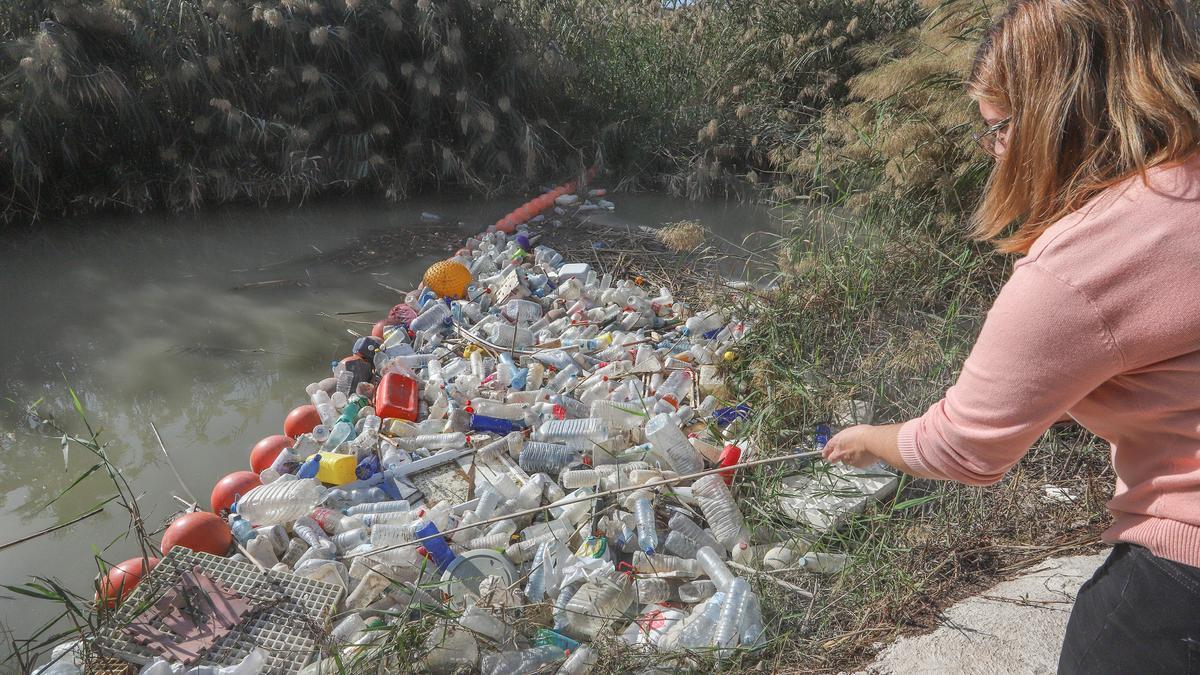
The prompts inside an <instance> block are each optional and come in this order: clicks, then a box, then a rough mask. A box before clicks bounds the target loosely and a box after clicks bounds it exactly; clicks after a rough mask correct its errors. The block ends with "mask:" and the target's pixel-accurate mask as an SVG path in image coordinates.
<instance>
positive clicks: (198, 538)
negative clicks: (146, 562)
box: [159, 511, 233, 556]
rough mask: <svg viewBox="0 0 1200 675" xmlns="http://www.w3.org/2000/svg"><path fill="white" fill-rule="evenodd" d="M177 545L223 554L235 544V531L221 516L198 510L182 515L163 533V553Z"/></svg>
mask: <svg viewBox="0 0 1200 675" xmlns="http://www.w3.org/2000/svg"><path fill="white" fill-rule="evenodd" d="M176 546H183V547H184V548H190V549H192V550H193V551H201V552H204V553H211V554H213V555H222V556H223V555H225V554H226V553H228V552H229V547H230V546H233V532H231V531H230V530H229V524H228V523H226V522H225V521H224V520H222V519H221V518H220V517H219V516H216V515H213V514H211V513H208V512H207V511H196V512H194V513H188V514H186V515H183V516H180V517H179V518H177V519H176V520H175V522H173V523H171V526H170V527H168V528H167V531H166V532H164V533H163V538H162V546H160V547H159V548H160V549H162V553H163V555H166V554H167V552H169V551H170V550H171V549H172V548H174V547H176Z"/></svg>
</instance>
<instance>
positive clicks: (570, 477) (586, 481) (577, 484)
mask: <svg viewBox="0 0 1200 675" xmlns="http://www.w3.org/2000/svg"><path fill="white" fill-rule="evenodd" d="M559 480H560V482H561V483H562V486H563V487H565V488H567V489H568V490H574V489H575V488H583V487H596V486H597V485H599V484H600V474H599V472H597V471H594V470H591V469H567V470H566V471H563V472H562V475H561V476H559Z"/></svg>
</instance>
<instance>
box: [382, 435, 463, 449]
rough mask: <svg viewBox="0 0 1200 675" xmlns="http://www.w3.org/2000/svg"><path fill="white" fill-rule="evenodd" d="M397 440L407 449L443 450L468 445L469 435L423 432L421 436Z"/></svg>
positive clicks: (398, 443) (397, 442) (397, 443)
mask: <svg viewBox="0 0 1200 675" xmlns="http://www.w3.org/2000/svg"><path fill="white" fill-rule="evenodd" d="M395 442H396V445H398V446H400V447H401V448H404V449H406V450H414V449H416V448H426V449H429V450H442V449H445V448H463V447H466V445H467V437H466V436H465V435H463V434H461V433H449V434H421V435H419V436H409V437H406V438H397V439H395Z"/></svg>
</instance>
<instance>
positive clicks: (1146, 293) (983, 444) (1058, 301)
mask: <svg viewBox="0 0 1200 675" xmlns="http://www.w3.org/2000/svg"><path fill="white" fill-rule="evenodd" d="M1148 180H1149V185H1147V184H1146V183H1145V182H1143V181H1142V179H1141V178H1135V179H1132V180H1129V181H1126V182H1125V183H1124V184H1122V185H1120V186H1117V187H1115V188H1112V189H1110V190H1108V191H1107V192H1105V193H1103V194H1101V195H1100V196H1098V197H1097V198H1096V199H1094V200H1092V202H1090V203H1089V204H1088V205H1087V206H1085V207H1084V208H1083V209H1081V210H1080V211H1079V212H1077V213H1074V214H1072V215H1070V216H1067V217H1066V218H1063V219H1062V220H1060V221H1059V222H1057V223H1055V224H1054V225H1053V226H1051V227H1050V228H1049V229H1048V230H1047V231H1046V232H1045V233H1044V234H1042V236H1041V237H1040V238H1039V239H1038V240H1037V242H1035V243H1034V245H1033V248H1032V249H1031V250H1030V252H1029V255H1027V256H1026V257H1024V258H1022V259H1021V260H1019V261H1018V262H1017V263H1016V266H1015V269H1014V271H1013V274H1012V277H1011V278H1010V279H1009V281H1008V283H1006V284H1005V285H1004V288H1003V289H1001V291H1000V295H999V297H997V298H996V303H995V304H994V305H993V306H992V309H991V310H990V311H989V312H988V315H987V319H986V320H985V322H984V325H983V329H982V331H981V333H980V335H979V339H978V341H977V342H976V343H975V347H974V348H973V349H972V351H971V355H970V356H969V357H968V358H967V360H966V363H965V364H964V365H963V370H962V373H961V375H960V376H959V379H958V382H957V383H956V384H955V385H954V386H953V387H951V388H950V389H949V391H947V392H946V397H945V398H944V399H942V400H941V401H938V402H937V403H935V404H934V405H933V406H932V407H931V408H930V409H929V411H928V412H926V413H925V415H924V416H922V417H919V418H917V419H915V420H911V421H909V422H907V423H905V424H904V425H903V426H902V427H901V429H900V440H899V445H900V455H901V457H902V458H903V459H904V461H905V463H906V464H908V467H909V469H910V470H911V471H912V473H914V474H916V475H920V476H926V477H931V478H939V479H950V480H956V481H961V482H963V483H968V484H971V485H989V484H991V483H995V482H997V481H999V480H1000V479H1001V478H1002V477H1003V476H1004V473H1005V472H1006V471H1008V470H1009V469H1010V468H1011V467H1012V466H1013V465H1014V464H1016V463H1017V461H1018V460H1019V459H1020V458H1021V456H1022V455H1024V454H1025V453H1026V452H1027V451H1028V450H1029V448H1030V446H1031V445H1032V444H1033V443H1034V441H1036V440H1037V439H1038V437H1040V436H1041V435H1042V433H1043V432H1045V431H1046V429H1048V428H1049V427H1050V425H1051V424H1053V423H1054V422H1055V420H1057V419H1059V418H1060V417H1061V416H1062V414H1063V413H1064V412H1067V413H1069V414H1070V415H1071V416H1072V417H1073V418H1074V419H1075V420H1076V421H1078V422H1079V423H1080V424H1081V425H1083V426H1084V427H1086V428H1087V429H1089V430H1090V431H1092V432H1093V433H1095V434H1096V435H1097V436H1099V437H1101V438H1103V439H1105V440H1107V441H1108V442H1109V443H1111V445H1112V462H1113V466H1114V468H1115V470H1116V474H1117V485H1116V492H1115V493H1114V495H1113V498H1112V500H1111V501H1109V502H1108V508H1109V510H1111V511H1112V513H1113V516H1114V519H1115V522H1114V523H1113V525H1112V527H1110V528H1109V529H1108V530H1107V531H1106V532H1105V533H1104V539H1105V541H1109V542H1116V541H1124V542H1130V543H1134V544H1140V545H1142V546H1145V547H1146V548H1148V549H1150V550H1151V551H1152V552H1154V553H1155V554H1156V555H1159V556H1162V557H1164V558H1168V559H1171V560H1174V561H1177V562H1181V563H1184V564H1187V565H1193V566H1200V159H1193V160H1192V161H1190V162H1188V163H1186V164H1183V165H1180V166H1176V167H1171V168H1160V169H1153V170H1151V171H1150V172H1149V174H1148Z"/></svg>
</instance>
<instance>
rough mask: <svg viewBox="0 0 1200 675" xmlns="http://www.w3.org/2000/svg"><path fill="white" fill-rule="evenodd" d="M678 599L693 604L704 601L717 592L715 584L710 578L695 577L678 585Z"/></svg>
mask: <svg viewBox="0 0 1200 675" xmlns="http://www.w3.org/2000/svg"><path fill="white" fill-rule="evenodd" d="M677 592H678V593H679V601H680V602H683V603H687V604H689V605H694V604H696V603H698V602H704V601H705V600H707V599H709V598H711V597H712V596H713V594H714V593H716V592H717V585H716V584H715V583H713V581H712V580H711V579H696V580H694V581H689V582H687V583H686V584H683V585H681V586H680V587H679V589H678V591H677Z"/></svg>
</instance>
